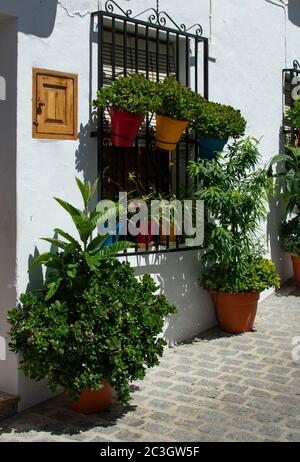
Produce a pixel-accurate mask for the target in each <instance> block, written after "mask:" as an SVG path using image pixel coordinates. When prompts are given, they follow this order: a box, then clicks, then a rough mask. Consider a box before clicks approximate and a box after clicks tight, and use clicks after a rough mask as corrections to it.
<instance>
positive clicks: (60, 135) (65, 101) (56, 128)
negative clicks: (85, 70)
mask: <svg viewBox="0 0 300 462" xmlns="http://www.w3.org/2000/svg"><path fill="white" fill-rule="evenodd" d="M77 99H78V97H77V76H76V75H73V74H63V73H59V72H53V71H47V70H41V69H34V71H33V136H34V137H35V138H48V139H63V140H64V139H71V140H74V139H77V108H78V102H77Z"/></svg>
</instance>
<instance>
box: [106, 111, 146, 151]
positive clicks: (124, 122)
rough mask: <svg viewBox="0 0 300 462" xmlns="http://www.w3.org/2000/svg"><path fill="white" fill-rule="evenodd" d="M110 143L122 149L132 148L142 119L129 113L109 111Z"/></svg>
mask: <svg viewBox="0 0 300 462" xmlns="http://www.w3.org/2000/svg"><path fill="white" fill-rule="evenodd" d="M110 117H111V130H112V143H113V145H114V146H119V147H122V148H132V146H133V145H134V142H135V140H136V137H137V135H138V131H139V129H140V127H141V125H142V123H143V121H144V117H143V116H141V115H139V114H133V113H131V112H122V111H118V110H117V109H115V108H111V109H110Z"/></svg>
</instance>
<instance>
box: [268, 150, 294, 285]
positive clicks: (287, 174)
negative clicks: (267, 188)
mask: <svg viewBox="0 0 300 462" xmlns="http://www.w3.org/2000/svg"><path fill="white" fill-rule="evenodd" d="M274 164H279V165H280V164H283V168H279V171H277V172H276V173H273V165H274ZM269 173H270V174H271V175H272V176H273V177H274V178H276V183H275V184H276V189H277V190H278V191H279V192H282V197H283V200H284V203H285V208H286V216H285V222H284V224H283V227H282V237H283V239H284V250H285V251H287V252H289V253H290V254H291V259H292V264H293V268H294V275H295V279H296V282H297V285H299V283H300V281H299V278H300V274H299V272H300V269H299V268H300V260H299V256H300V255H299V248H298V239H299V237H300V227H299V217H298V214H299V212H300V148H295V147H293V146H289V147H288V148H287V153H286V154H279V155H277V156H275V157H273V159H272V160H271V163H270V168H269ZM282 180H283V183H282ZM293 213H296V214H297V216H296V217H294V218H293V219H292V220H291V221H288V220H287V217H288V216H291V215H292V214H293Z"/></svg>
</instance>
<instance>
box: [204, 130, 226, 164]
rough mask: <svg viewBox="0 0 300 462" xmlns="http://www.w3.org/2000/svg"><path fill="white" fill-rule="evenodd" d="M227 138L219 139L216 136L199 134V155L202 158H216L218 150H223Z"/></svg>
mask: <svg viewBox="0 0 300 462" xmlns="http://www.w3.org/2000/svg"><path fill="white" fill-rule="evenodd" d="M227 143H228V139H227V140H218V139H216V138H207V137H206V136H202V135H199V136H198V148H199V157H200V158H202V159H214V158H215V157H216V152H222V151H223V149H224V147H225V145H226V144H227Z"/></svg>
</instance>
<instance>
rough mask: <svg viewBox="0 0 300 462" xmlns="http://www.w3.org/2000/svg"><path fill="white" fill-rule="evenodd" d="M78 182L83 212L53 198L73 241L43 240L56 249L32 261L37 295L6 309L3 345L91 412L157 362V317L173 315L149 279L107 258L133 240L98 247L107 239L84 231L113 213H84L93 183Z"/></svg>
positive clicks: (27, 369) (122, 394)
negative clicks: (42, 270) (38, 268)
mask: <svg viewBox="0 0 300 462" xmlns="http://www.w3.org/2000/svg"><path fill="white" fill-rule="evenodd" d="M77 181H78V184H79V186H80V190H81V193H82V196H83V199H84V204H85V207H84V211H81V210H79V209H77V208H75V207H73V206H72V205H71V204H69V203H67V202H65V201H63V200H61V199H56V200H57V202H58V203H59V204H60V205H61V206H62V207H63V208H64V209H65V210H66V211H67V212H68V213H69V215H70V216H71V218H72V220H73V222H74V224H75V226H76V228H77V230H78V233H79V236H80V241H78V240H77V239H76V238H75V237H73V236H71V235H70V234H68V233H66V232H65V231H63V230H61V229H55V233H56V234H57V235H59V236H61V237H62V239H58V238H55V239H46V240H47V241H48V242H50V243H51V244H52V245H53V246H56V247H57V248H59V250H58V251H56V252H54V251H52V252H48V253H45V254H42V255H40V256H39V257H38V258H37V259H36V260H35V261H34V263H33V266H35V265H40V264H43V265H45V266H46V267H47V269H48V272H47V276H46V281H45V285H44V287H43V290H42V291H41V292H40V294H39V295H36V294H33V293H26V294H23V295H22V296H21V298H20V306H18V307H17V308H15V309H13V310H11V311H10V312H9V314H8V321H9V323H10V324H11V330H10V337H11V343H10V348H11V349H12V351H14V352H15V353H21V355H22V360H21V363H20V365H21V369H22V370H23V371H24V373H25V375H26V376H27V377H29V378H31V379H34V380H41V379H43V378H46V379H47V380H48V383H49V387H50V389H51V390H53V391H55V390H57V389H58V388H59V387H63V388H64V389H65V390H66V393H67V395H68V397H69V399H70V400H71V401H70V402H71V406H72V407H73V409H74V410H76V411H79V412H84V413H92V412H96V411H99V410H102V409H103V408H105V407H107V406H108V405H109V404H110V402H111V397H112V389H111V387H114V388H115V390H116V393H117V395H118V398H119V400H120V401H121V402H124V403H126V402H127V401H128V400H129V399H130V389H129V386H130V383H131V381H133V380H137V379H143V378H144V376H145V372H146V369H147V368H148V367H153V366H155V365H156V364H158V362H159V357H160V356H162V354H163V349H164V346H165V344H166V342H165V341H164V340H163V339H162V338H161V337H160V336H159V334H160V333H161V331H162V329H163V325H164V317H165V316H167V315H169V314H170V313H174V311H175V307H174V306H172V305H170V304H169V303H168V301H167V299H166V298H165V296H163V295H155V292H156V291H157V287H156V285H155V284H154V282H153V280H152V279H151V277H150V276H148V275H145V276H143V277H142V278H141V280H138V279H136V277H135V275H134V270H133V268H131V267H130V265H129V264H125V263H121V262H120V261H119V260H117V259H116V258H114V255H115V253H117V252H118V251H119V250H122V249H126V248H129V247H130V246H132V243H128V242H118V243H115V244H113V245H111V246H109V247H105V248H103V242H105V240H106V238H107V236H97V237H95V238H94V239H91V235H92V233H93V231H94V230H95V227H96V225H97V223H98V222H99V221H103V222H105V221H106V220H107V219H109V217H110V216H112V215H111V214H112V210H109V211H107V212H105V213H103V212H97V211H96V209H93V210H91V211H89V205H90V201H91V199H92V195H93V192H94V191H95V189H96V187H95V185H94V186H93V187H92V186H91V185H90V184H89V183H88V184H86V185H83V184H82V183H81V182H80V181H79V180H77Z"/></svg>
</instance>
